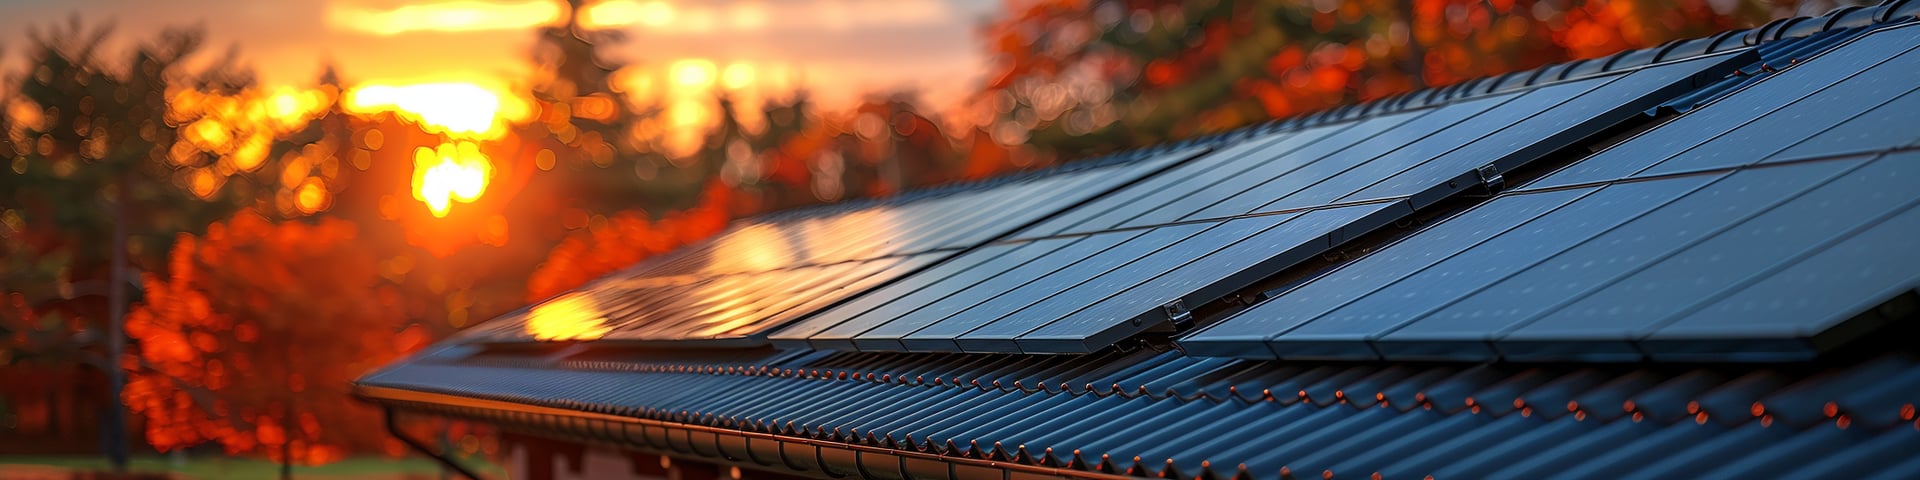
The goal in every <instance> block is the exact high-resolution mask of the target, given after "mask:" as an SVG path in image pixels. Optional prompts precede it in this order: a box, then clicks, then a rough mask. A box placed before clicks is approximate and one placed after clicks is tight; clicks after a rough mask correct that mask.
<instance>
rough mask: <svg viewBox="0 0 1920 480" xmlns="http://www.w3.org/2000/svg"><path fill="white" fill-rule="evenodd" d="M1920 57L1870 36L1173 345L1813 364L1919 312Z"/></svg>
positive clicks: (1276, 353) (1306, 354) (1886, 36)
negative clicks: (1916, 77)
mask: <svg viewBox="0 0 1920 480" xmlns="http://www.w3.org/2000/svg"><path fill="white" fill-rule="evenodd" d="M1915 45H1920V28H1916V27H1903V28H1895V29H1890V30H1886V31H1882V32H1878V33H1874V34H1870V35H1867V36H1864V37H1861V38H1860V39H1859V40H1857V41H1855V42H1853V43H1851V44H1848V45H1846V46H1843V47H1841V48H1839V49H1838V50H1835V51H1833V52H1830V53H1828V54H1826V55H1823V56H1821V57H1817V58H1815V59H1813V60H1811V61H1809V62H1807V63H1805V65H1806V66H1805V67H1796V68H1794V69H1791V70H1788V71H1786V72H1782V73H1780V74H1778V75H1776V76H1774V77H1772V78H1771V79H1769V80H1766V81H1763V82H1759V83H1757V84H1754V85H1753V86H1751V87H1749V88H1747V89H1745V90H1742V91H1740V92H1737V93H1735V94H1733V95H1731V96H1729V97H1726V98H1724V99H1722V100H1721V101H1718V102H1716V103H1713V104H1710V105H1707V106H1705V107H1702V108H1701V109H1699V110H1697V111H1695V112H1692V113H1690V114H1688V115H1686V116H1682V117H1679V118H1677V119H1675V120H1673V121H1672V122H1669V123H1667V124H1665V125H1662V126H1660V127H1658V128H1654V129H1652V130H1650V131H1647V132H1645V133H1643V134H1641V135H1639V136H1637V137H1635V138H1633V139H1630V140H1628V141H1626V142H1623V143H1621V144H1619V145H1616V146H1614V147H1613V148H1611V149H1609V150H1606V151H1603V152H1601V153H1599V154H1596V155H1594V156H1593V157H1591V158H1588V159H1585V160H1582V161H1581V162H1579V163H1576V164H1574V165H1572V166H1569V167H1568V168H1565V169H1563V170H1561V171H1560V172H1557V173H1556V174H1554V175H1550V176H1548V177H1546V178H1543V179H1541V180H1540V181H1537V182H1534V183H1533V184H1531V185H1529V186H1527V187H1525V188H1523V189H1521V190H1519V191H1515V192H1510V193H1508V194H1506V195H1503V196H1501V197H1498V198H1495V199H1493V200H1491V201H1489V202H1487V203H1485V204H1483V205H1481V206H1479V207H1476V208H1474V209H1472V210H1469V211H1467V212H1464V213H1462V214H1460V215H1458V216H1456V217H1454V218H1451V219H1448V220H1446V221H1443V222H1440V223H1438V224H1435V225H1433V226H1432V227H1430V228H1427V229H1425V230H1423V231H1421V232H1419V233H1417V234H1415V235H1413V236H1411V237H1408V238H1407V239H1405V240H1403V241H1401V242H1399V243H1396V244H1394V245H1391V246H1389V247H1387V248H1385V249H1383V250H1381V251H1379V252H1377V253H1375V254H1373V255H1370V256H1368V257H1365V258H1362V259H1360V260H1358V261H1355V262H1353V263H1351V264H1348V265H1346V266H1344V267H1342V268H1340V269H1338V270H1335V271H1333V272H1330V273H1328V274H1326V275H1324V276H1321V277H1319V278H1317V279H1315V280H1313V281H1311V282H1307V283H1305V284H1303V285H1301V286H1299V287H1296V288H1293V289H1291V290H1289V291H1286V292H1284V293H1282V294H1280V295H1278V296H1277V297H1275V298H1273V299H1271V300H1268V301H1267V302H1265V303H1262V304H1260V305H1257V306H1255V307H1252V308H1250V309H1248V310H1246V311H1244V312H1241V313H1240V314H1239V315H1236V316H1234V317H1232V318H1230V319H1228V320H1225V321H1223V322H1221V323H1219V324H1216V325H1213V326H1210V327H1208V328H1206V329H1203V330H1201V331H1199V332H1196V333H1194V334H1192V335H1189V336H1187V337H1186V338H1183V339H1181V340H1180V345H1181V346H1182V347H1183V348H1184V349H1185V350H1186V351H1187V352H1188V353H1191V354H1199V355H1218V356H1243V357H1261V358H1273V357H1280V358H1337V359H1377V358H1385V359H1389V360H1401V359H1409V360H1410V359H1450V360H1487V359H1494V358H1504V359H1509V360H1587V361H1634V360H1641V359H1646V358H1652V359H1676V360H1719V361H1726V360H1790V359H1803V358H1807V357H1811V356H1813V355H1816V354H1818V353H1821V352H1822V351H1823V350H1824V349H1827V348H1830V347H1833V346H1834V345H1836V344H1838V343H1841V342H1844V341H1847V340H1849V339H1851V338H1853V337H1855V336H1858V335H1860V334H1862V332H1863V331H1865V330H1866V329H1867V328H1869V327H1872V326H1875V323H1876V322H1883V321H1885V320H1886V319H1887V318H1896V317H1898V316H1900V315H1904V314H1905V313H1906V312H1908V311H1911V310H1913V309H1915V308H1920V303H1917V302H1916V301H1915V297H1914V295H1913V294H1912V292H1913V291H1914V289H1915V288H1916V287H1920V256H1916V255H1913V254H1912V253H1913V252H1914V251H1916V248H1920V211H1916V210H1915V208H1914V207H1915V206H1916V205H1920V152H1915V151H1913V150H1914V148H1915V142H1916V141H1920V130H1916V129H1914V128H1913V125H1916V124H1920V113H1916V112H1920V90H1916V89H1915V86H1914V84H1913V82H1912V73H1913V72H1914V71H1917V70H1920V50H1916V49H1915V47H1914V46H1915ZM1808 126H1813V127H1817V128H1808Z"/></svg>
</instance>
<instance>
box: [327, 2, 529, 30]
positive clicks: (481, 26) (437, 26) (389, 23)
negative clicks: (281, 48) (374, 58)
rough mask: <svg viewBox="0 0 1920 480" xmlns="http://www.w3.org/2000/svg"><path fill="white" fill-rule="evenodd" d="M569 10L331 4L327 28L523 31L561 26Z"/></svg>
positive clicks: (481, 5) (518, 6) (482, 5)
mask: <svg viewBox="0 0 1920 480" xmlns="http://www.w3.org/2000/svg"><path fill="white" fill-rule="evenodd" d="M565 14H566V12H565V8H564V7H562V6H561V5H560V4H559V3H558V2H554V1H551V0H529V1H523V2H490V1H479V0H459V1H448V2H433V3H417V4H412V5H404V6H400V7H394V8H390V9H378V8H369V7H364V6H358V5H351V4H343V3H337V2H336V3H331V4H329V5H328V6H327V10H326V22H327V27H328V28H332V29H335V30H346V31H354V32H360V33H369V34H374V35H382V36H386V35H398V34H402V33H408V32H474V31H490V30H523V29H528V28H533V27H539V26H543V25H550V24H553V23H555V22H558V21H559V20H560V19H561V18H562V16H564V15H565Z"/></svg>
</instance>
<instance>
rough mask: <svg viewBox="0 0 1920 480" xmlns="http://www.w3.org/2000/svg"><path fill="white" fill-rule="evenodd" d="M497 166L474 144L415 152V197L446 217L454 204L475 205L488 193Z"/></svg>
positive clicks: (444, 144) (431, 209)
mask: <svg viewBox="0 0 1920 480" xmlns="http://www.w3.org/2000/svg"><path fill="white" fill-rule="evenodd" d="M492 176H493V164H492V163H491V162H490V161H488V159H487V156H486V155H485V154H482V153H480V147H479V146H478V145H475V144H474V143H473V142H458V143H443V144H440V147H439V148H427V147H420V148H419V149H417V150H414V152H413V198H414V199H417V200H420V201H421V202H422V203H425V204H427V209H428V210H430V211H432V212H433V216H435V217H445V216H447V212H449V211H451V210H452V209H453V202H456V201H457V202H460V203H472V202H473V201H475V200H479V199H480V194H482V193H486V191H487V181H488V180H489V177H492Z"/></svg>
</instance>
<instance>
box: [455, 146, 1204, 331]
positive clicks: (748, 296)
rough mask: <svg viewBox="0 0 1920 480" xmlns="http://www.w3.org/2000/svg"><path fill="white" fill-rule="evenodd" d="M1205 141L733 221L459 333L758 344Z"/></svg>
mask: <svg viewBox="0 0 1920 480" xmlns="http://www.w3.org/2000/svg"><path fill="white" fill-rule="evenodd" d="M1207 148H1208V147H1198V148H1188V149H1184V150H1179V151H1163V152H1159V153H1158V154H1151V155H1146V156H1145V158H1141V159H1138V160H1133V161H1113V162H1110V163H1112V164H1111V165H1098V166H1094V167H1083V168H1070V169H1067V170H1063V171H1059V172H1052V173H1045V174H1035V175H1029V176H1026V177H1018V178H1015V179H1012V180H1008V181H1000V182H996V183H992V184H986V185H981V186H974V187H949V188H945V189H939V190H934V191H931V192H929V193H919V194H909V197H907V198H904V199H901V200H893V201H878V202H867V203H856V204H848V205H834V206H825V207H818V208H813V209H808V210H805V211H801V212H792V213H780V214H773V215H768V216H764V217H760V218H755V219H749V220H744V221H740V222H736V223H735V224H733V225H731V226H729V228H728V229H727V230H726V231H724V232H721V233H720V234H719V235H716V236H714V237H713V238H710V239H707V240H704V241H702V242H699V243H696V244H694V245H689V246H687V247H683V248H680V249H677V250H674V251H672V252H669V253H667V254H664V255H661V256H657V257H653V258H651V259H648V260H646V261H643V262H641V263H639V264H638V265H635V266H633V267H631V268H628V269H626V270H623V271H620V272H617V273H614V274H612V275H608V276H606V277H603V278H601V279H598V280H595V281H593V282H591V283H589V284H588V285H586V286H583V287H581V288H579V289H576V290H574V291H571V292H568V293H566V294H564V295H562V296H561V297H559V298H556V299H552V300H549V301H546V302H542V303H541V304H539V305H535V306H532V307H530V308H528V309H523V310H521V311H518V312H514V313H511V314H508V315H505V316H502V317H500V318H498V319H495V320H492V321H489V322H487V323H486V324H483V325H479V326H476V327H474V328H472V329H468V330H467V331H463V332H462V338H464V339H466V340H467V341H479V342H494V343H501V342H508V343H510V342H528V341H541V340H568V339H590V338H599V339H604V340H608V341H634V342H682V343H684V342H701V343H702V344H705V345H710V346H725V345H754V344H761V343H764V334H765V333H766V331H767V330H769V329H771V328H773V327H776V326H779V325H784V324H786V323H788V322H790V321H792V320H794V319H797V318H800V317H802V316H805V315H807V314H810V313H813V312H814V311H817V310H819V309H821V308H824V307H826V306H830V305H832V304H834V303H836V302H839V301H841V300H845V299H846V298H848V297H850V296H853V295H855V294H857V293H860V292H863V291H866V290H868V289H871V288H875V287H878V286H880V285H884V284H886V283H888V282H892V281H894V280H898V279H899V278H901V277H904V276H906V275H907V274H909V273H912V272H914V271H918V270H920V269H922V268H925V267H926V266H928V265H931V264H933V263H935V262H938V261H940V260H943V259H946V258H948V257H951V256H953V255H954V254H956V253H958V252H961V251H964V250H966V249H968V248H972V247H976V246H979V245H981V244H982V243H984V242H986V241H989V240H992V239H995V238H998V237H1001V236H1004V235H1006V234H1007V233H1009V232H1012V231H1015V230H1018V229H1020V228H1022V227H1023V226H1026V225H1031V224H1032V223H1034V222H1035V221H1038V220H1039V219H1042V218H1046V217H1048V216H1049V215H1051V214H1053V213H1055V212H1058V211H1060V210H1062V209H1065V208H1067V207H1070V206H1073V205H1077V204H1079V203H1081V202H1084V201H1086V200H1088V199H1090V198H1095V197H1098V196H1100V195H1102V194H1104V193H1106V192H1109V191H1112V190H1114V189H1115V188H1118V187H1120V186H1123V185H1126V184H1128V183H1130V182H1133V181H1136V180H1139V179H1141V178H1144V177H1147V176H1148V175H1150V174H1151V173H1153V172H1156V171H1160V170H1163V169H1165V168H1167V167H1169V166H1171V165H1175V164H1178V163H1180V162H1183V161H1187V160H1190V159H1192V158H1194V157H1195V156H1198V155H1201V154H1203V153H1204V152H1205V151H1206V150H1207ZM556 305H557V306H556ZM563 307H564V308H563Z"/></svg>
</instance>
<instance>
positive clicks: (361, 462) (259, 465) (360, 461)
mask: <svg viewBox="0 0 1920 480" xmlns="http://www.w3.org/2000/svg"><path fill="white" fill-rule="evenodd" d="M461 464H462V465H467V466H469V467H471V468H474V469H476V470H478V471H479V472H480V474H481V475H485V476H487V477H492V478H499V477H502V476H503V474H502V471H501V470H500V468H499V467H497V466H494V465H492V464H488V463H486V462H485V461H484V460H481V459H477V458H472V459H465V460H463V461H462V463H461ZM129 469H130V470H132V471H133V472H136V473H152V474H173V476H174V477H175V478H192V479H208V480H211V479H228V478H233V479H242V478H244V479H271V478H278V477H279V475H280V465H279V464H276V463H273V462H269V461H265V460H259V459H251V458H225V457H193V458H189V459H187V461H186V462H184V463H182V464H181V465H179V466H178V467H177V468H176V467H175V465H174V464H173V462H172V460H170V459H168V458H167V457H164V456H138V457H134V458H133V464H132V465H131V466H130V467H129ZM59 470H66V471H106V470H109V468H108V466H107V460H106V458H104V457H100V456H12V455H0V478H11V477H13V476H16V475H19V476H27V475H33V476H42V475H45V474H46V473H48V472H54V471H59ZM9 472H12V473H9ZM293 476H294V478H316V479H345V478H355V479H360V478H367V479H422V480H424V479H438V478H440V464H438V463H434V462H433V460H428V459H425V458H413V457H409V458H397V459H396V458H385V457H359V458H349V459H346V460H342V461H338V462H334V463H329V464H326V465H320V466H315V467H302V466H295V467H293Z"/></svg>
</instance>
